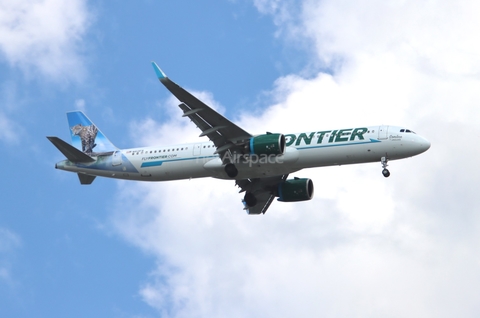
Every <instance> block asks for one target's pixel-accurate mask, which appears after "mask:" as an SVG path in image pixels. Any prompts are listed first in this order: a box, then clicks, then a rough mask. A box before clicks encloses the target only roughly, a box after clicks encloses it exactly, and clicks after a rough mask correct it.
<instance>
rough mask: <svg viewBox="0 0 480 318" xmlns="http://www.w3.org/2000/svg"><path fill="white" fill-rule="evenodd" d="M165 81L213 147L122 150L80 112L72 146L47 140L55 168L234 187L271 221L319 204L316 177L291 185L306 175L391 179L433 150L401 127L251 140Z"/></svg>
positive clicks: (87, 175) (86, 178)
mask: <svg viewBox="0 0 480 318" xmlns="http://www.w3.org/2000/svg"><path fill="white" fill-rule="evenodd" d="M152 66H153V68H154V70H155V73H156V75H157V77H158V79H159V81H160V82H161V83H162V84H163V85H164V86H165V87H166V88H167V89H168V90H169V91H170V92H171V93H172V94H173V95H174V96H175V97H176V98H177V99H178V100H179V101H180V104H179V107H180V109H181V110H182V111H183V115H182V117H188V118H189V119H190V120H191V121H192V122H193V123H194V124H195V125H196V126H197V127H198V128H199V129H200V130H201V134H200V136H199V137H204V136H206V137H208V139H209V141H198V142H193V143H188V144H179V145H170V146H158V147H138V148H131V149H119V148H117V147H115V146H114V145H113V144H112V143H111V142H110V141H109V140H108V139H107V137H106V136H105V135H104V134H103V133H102V132H101V131H100V129H98V128H97V126H96V125H95V124H94V123H93V122H92V121H91V120H90V119H89V118H88V117H87V116H86V115H85V114H84V113H83V112H81V111H72V112H68V113H67V119H68V124H69V127H70V134H71V138H72V144H69V143H67V142H65V141H63V140H62V139H60V138H58V137H53V136H49V137H47V138H48V140H50V141H51V142H52V143H53V145H54V146H55V147H57V148H58V150H59V151H60V152H62V153H63V154H64V155H65V157H66V158H67V159H66V160H63V161H60V162H58V163H57V164H56V165H55V168H56V169H61V170H65V171H70V172H75V173H77V174H78V178H79V180H80V183H81V184H83V185H87V184H91V183H92V182H93V181H94V180H95V178H96V177H97V176H98V177H108V178H116V179H126V180H138V181H168V180H180V179H191V178H204V177H213V178H218V179H226V180H232V181H235V184H236V185H237V186H238V187H239V188H240V193H242V192H244V193H245V194H244V196H243V199H241V201H242V203H243V206H244V210H246V212H247V214H251V215H258V214H265V212H266V211H267V209H268V208H269V207H270V205H271V203H272V202H273V200H274V199H275V198H278V199H277V200H278V201H281V202H298V201H306V200H310V199H312V197H313V193H314V186H313V181H312V180H311V179H309V178H298V177H294V178H293V179H288V176H289V175H290V174H292V173H295V172H298V171H300V170H302V169H305V168H314V167H324V166H333V165H347V164H359V163H368V162H379V163H381V165H382V168H383V170H382V174H383V176H384V177H389V176H390V171H389V170H388V169H387V166H388V161H390V160H398V159H403V158H408V157H412V156H415V155H418V154H421V153H423V152H425V151H427V150H428V149H429V148H430V142H429V141H428V140H427V139H425V138H424V137H421V136H419V135H417V134H416V133H414V132H413V131H412V130H411V129H408V128H406V127H403V126H401V127H399V126H389V125H378V126H357V127H354V128H340V129H330V130H315V131H308V132H301V133H291V134H282V133H271V132H266V133H265V134H259V135H252V134H250V133H249V132H247V131H245V130H244V129H242V128H241V127H239V126H238V125H236V124H234V123H232V122H231V121H230V120H228V119H227V118H225V117H224V116H222V115H220V114H219V113H218V112H216V111H215V110H213V109H212V108H211V107H209V106H207V105H206V104H204V103H203V102H202V101H200V100H199V99H197V98H196V97H194V96H193V95H192V94H190V93H189V92H188V91H186V90H185V89H183V88H182V87H180V86H179V85H177V84H176V83H175V82H173V81H172V80H170V79H169V78H168V77H167V76H166V75H165V73H164V72H163V71H162V70H161V69H160V68H159V67H158V65H157V64H156V63H155V62H152Z"/></svg>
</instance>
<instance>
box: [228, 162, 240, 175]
mask: <svg viewBox="0 0 480 318" xmlns="http://www.w3.org/2000/svg"><path fill="white" fill-rule="evenodd" d="M225 172H226V173H227V176H229V177H230V178H235V177H236V176H237V175H238V170H237V168H236V167H235V165H234V164H233V163H227V165H226V166H225Z"/></svg>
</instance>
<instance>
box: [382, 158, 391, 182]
mask: <svg viewBox="0 0 480 318" xmlns="http://www.w3.org/2000/svg"><path fill="white" fill-rule="evenodd" d="M380 160H381V162H382V168H383V170H382V174H383V176H384V177H385V178H388V177H390V171H388V169H387V166H388V159H387V157H382V159H380Z"/></svg>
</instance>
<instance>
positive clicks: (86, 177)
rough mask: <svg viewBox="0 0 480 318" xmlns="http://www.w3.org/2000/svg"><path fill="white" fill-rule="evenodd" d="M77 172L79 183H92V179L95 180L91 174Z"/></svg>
mask: <svg viewBox="0 0 480 318" xmlns="http://www.w3.org/2000/svg"><path fill="white" fill-rule="evenodd" d="M77 174H78V179H79V180H80V183H81V184H92V182H93V180H95V178H96V176H91V175H88V174H83V173H77Z"/></svg>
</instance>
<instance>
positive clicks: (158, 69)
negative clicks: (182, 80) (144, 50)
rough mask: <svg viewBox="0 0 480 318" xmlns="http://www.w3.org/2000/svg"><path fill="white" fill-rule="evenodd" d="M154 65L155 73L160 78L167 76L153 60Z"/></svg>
mask: <svg viewBox="0 0 480 318" xmlns="http://www.w3.org/2000/svg"><path fill="white" fill-rule="evenodd" d="M152 66H153V69H154V70H155V73H156V74H157V77H158V79H162V78H167V75H165V73H163V71H162V70H161V69H160V67H158V65H157V63H155V62H153V61H152Z"/></svg>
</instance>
